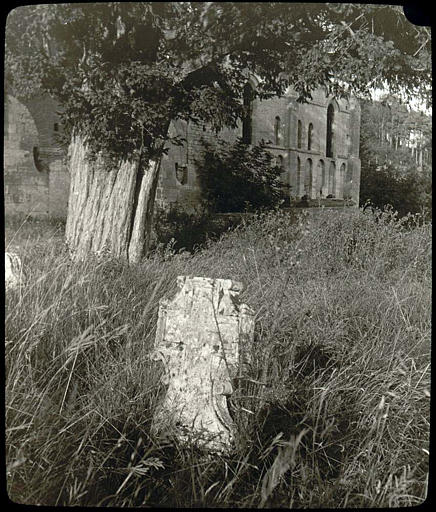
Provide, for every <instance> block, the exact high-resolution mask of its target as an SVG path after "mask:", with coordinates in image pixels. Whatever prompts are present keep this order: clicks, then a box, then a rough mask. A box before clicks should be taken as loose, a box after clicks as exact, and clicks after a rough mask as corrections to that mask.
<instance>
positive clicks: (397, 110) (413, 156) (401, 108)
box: [360, 95, 432, 172]
mask: <svg viewBox="0 0 436 512" xmlns="http://www.w3.org/2000/svg"><path fill="white" fill-rule="evenodd" d="M361 106H362V116H361V130H360V157H361V160H362V165H363V166H365V165H366V164H371V163H372V162H374V163H375V164H378V165H383V164H392V165H393V166H394V167H395V168H396V169H397V171H398V172H408V171H411V170H413V169H416V168H417V167H420V168H425V169H428V168H430V167H431V162H432V118H431V116H428V115H426V114H424V113H423V112H422V111H421V112H418V111H416V110H413V109H411V108H410V107H408V106H407V105H406V104H404V103H403V102H401V101H399V100H398V99H397V98H395V97H394V96H392V95H386V96H385V97H384V98H382V99H381V100H380V101H363V102H362V105H361Z"/></svg>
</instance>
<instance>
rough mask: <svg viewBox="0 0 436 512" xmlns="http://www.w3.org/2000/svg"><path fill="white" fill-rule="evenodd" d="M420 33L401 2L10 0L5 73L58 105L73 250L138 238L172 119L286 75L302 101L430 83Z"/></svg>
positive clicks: (275, 85) (128, 252)
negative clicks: (35, 0)
mask: <svg viewBox="0 0 436 512" xmlns="http://www.w3.org/2000/svg"><path fill="white" fill-rule="evenodd" d="M430 44H431V42H430V34H429V30H428V29H427V28H426V27H417V26H415V25H412V24H411V23H409V22H408V21H407V19H406V18H405V16H404V14H403V11H402V9H401V8H400V7H395V6H378V5H358V4H294V3H274V2H262V3H234V2H223V3H220V2H163V3H160V2H159V3H158V2H156V3H154V2H141V3H134V2H132V3H130V2H129V3H121V2H112V3H94V4H92V3H91V4H80V3H77V4H53V5H48V4H44V5H33V6H32V5H31V6H24V7H20V8H17V9H14V10H13V11H11V12H10V14H9V16H8V20H7V26H6V60H5V63H6V73H5V77H6V82H7V86H8V88H9V90H10V91H12V93H13V94H15V95H16V96H18V97H26V96H29V95H32V94H39V93H41V92H48V93H50V94H51V95H53V96H54V97H55V98H56V99H57V100H58V101H59V102H60V104H61V105H62V109H63V114H62V121H63V126H64V133H65V136H66V138H67V142H68V146H69V150H68V158H69V170H70V174H71V189H70V198H69V206H68V218H67V226H66V240H67V243H68V244H69V246H70V248H71V250H72V251H73V252H74V254H75V255H76V257H78V258H81V257H84V256H85V255H86V254H87V253H88V252H99V251H108V252H110V253H111V254H113V255H114V256H118V257H123V258H125V259H127V260H128V261H130V262H137V261H139V260H140V259H141V258H142V257H143V256H144V255H145V254H146V252H147V249H148V240H149V235H150V230H151V225H152V219H153V209H154V198H155V192H156V186H157V182H158V177H159V167H160V160H161V157H162V155H163V154H164V153H165V151H167V150H168V148H169V147H170V145H171V144H181V143H182V142H183V141H181V140H179V139H177V138H176V137H173V136H172V135H171V130H170V129H169V127H170V124H171V122H172V121H175V120H178V119H181V120H185V121H189V122H191V123H202V124H209V125H210V126H211V127H212V129H215V130H220V129H221V128H222V127H224V126H229V127H236V126H237V123H238V120H240V119H242V118H243V116H244V106H243V102H242V101H241V98H242V91H243V88H244V85H245V84H246V82H247V79H248V77H249V76H250V75H255V76H256V77H257V79H258V81H259V86H258V87H257V89H256V91H255V93H254V94H255V96H257V97H260V98H267V97H270V96H272V95H280V94H283V92H284V91H285V90H286V88H287V87H288V86H289V85H290V84H291V85H292V86H293V88H294V89H295V90H296V91H297V93H298V94H299V99H300V100H301V101H305V100H307V99H308V98H310V93H311V91H313V90H314V89H315V88H317V87H321V86H324V87H325V88H326V93H327V94H333V95H336V96H344V95H347V94H351V93H353V94H358V93H359V94H365V93H369V91H370V90H371V89H372V88H373V87H380V86H385V85H389V86H390V87H391V89H393V90H394V91H395V89H397V90H398V89H400V88H401V90H402V91H403V92H405V93H406V94H409V95H413V94H416V93H417V92H420V93H422V94H427V95H428V93H429V83H430V77H431V66H430Z"/></svg>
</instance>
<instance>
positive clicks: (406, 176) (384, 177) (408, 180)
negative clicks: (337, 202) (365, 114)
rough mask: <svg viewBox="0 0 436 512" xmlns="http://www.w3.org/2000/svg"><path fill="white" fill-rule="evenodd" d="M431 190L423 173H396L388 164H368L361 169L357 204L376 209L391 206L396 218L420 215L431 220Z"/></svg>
mask: <svg viewBox="0 0 436 512" xmlns="http://www.w3.org/2000/svg"><path fill="white" fill-rule="evenodd" d="M431 188H432V184H431V174H429V173H428V172H426V171H424V170H423V171H422V172H419V171H417V170H410V171H409V172H406V173H400V172H398V170H397V169H395V168H394V167H393V166H392V165H390V164H384V165H381V166H378V165H376V164H375V163H371V164H369V165H366V166H364V167H363V168H362V174H361V181H360V204H361V205H364V204H365V203H366V202H367V201H368V200H369V201H370V202H371V204H372V205H374V206H375V207H377V208H380V209H383V208H385V207H386V206H387V205H391V206H392V208H393V209H394V210H396V211H398V214H399V216H400V217H403V216H404V215H407V214H408V213H419V212H422V211H424V212H425V213H426V215H427V217H431V209H432V200H431Z"/></svg>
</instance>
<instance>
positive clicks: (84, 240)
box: [65, 135, 160, 263]
mask: <svg viewBox="0 0 436 512" xmlns="http://www.w3.org/2000/svg"><path fill="white" fill-rule="evenodd" d="M87 153H88V150H87V147H86V143H85V141H84V140H83V138H82V137H80V136H78V135H76V136H75V137H73V139H72V141H71V144H70V149H69V157H70V176H71V185H70V195H69V204H68V215H67V224H66V230H65V236H66V242H67V244H68V246H69V248H70V251H71V253H72V256H73V259H75V260H81V259H84V258H86V256H87V255H88V254H90V253H93V254H103V253H109V254H111V256H113V257H118V258H122V259H125V260H127V261H128V262H129V263H137V262H139V261H140V260H141V258H142V257H143V256H144V255H145V254H146V253H147V251H148V249H149V240H150V233H151V227H152V222H153V211H154V200H155V194H156V187H157V182H158V178H159V167H160V159H156V160H154V161H153V160H149V161H148V160H146V159H144V158H142V157H140V158H139V159H137V160H136V161H129V162H127V161H125V162H121V163H120V164H119V166H118V167H117V168H115V169H107V167H106V166H105V165H104V162H103V160H102V159H101V158H97V160H96V161H93V162H90V161H88V160H87Z"/></svg>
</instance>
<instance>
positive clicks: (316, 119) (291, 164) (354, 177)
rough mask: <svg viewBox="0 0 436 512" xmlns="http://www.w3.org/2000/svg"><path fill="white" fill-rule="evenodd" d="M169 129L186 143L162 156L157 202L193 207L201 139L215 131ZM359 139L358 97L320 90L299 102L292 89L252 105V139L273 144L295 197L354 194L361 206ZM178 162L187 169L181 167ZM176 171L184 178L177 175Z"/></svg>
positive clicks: (227, 133)
mask: <svg viewBox="0 0 436 512" xmlns="http://www.w3.org/2000/svg"><path fill="white" fill-rule="evenodd" d="M330 104H332V105H333V110H334V116H333V123H332V132H333V133H332V137H331V139H332V155H331V156H329V157H327V156H326V150H327V109H328V106H329V105H330ZM299 121H300V123H301V136H300V137H299V136H298V122H299ZM310 125H311V144H310V147H309V144H308V143H309V140H308V138H309V126H310ZM171 130H172V133H173V134H178V135H180V136H182V137H184V138H185V139H186V142H185V144H184V145H183V146H182V147H176V146H171V147H170V150H169V152H168V155H166V156H165V157H164V158H163V160H162V166H161V178H160V183H159V188H158V196H157V204H158V205H159V206H165V205H166V206H168V205H170V204H174V203H178V204H183V205H184V206H185V207H188V208H189V207H193V206H195V204H196V203H197V202H198V199H199V197H200V189H199V187H198V183H197V180H196V171H195V160H196V159H199V158H200V156H201V151H202V144H201V139H202V138H203V139H206V140H208V141H213V140H216V138H217V134H215V133H214V132H212V131H211V130H209V129H208V127H207V126H204V127H202V126H195V125H188V124H187V123H182V122H177V123H173V124H172V126H171ZM241 135H242V126H238V128H236V129H235V130H223V131H221V132H220V133H219V134H218V136H219V137H220V138H223V139H225V140H227V141H234V140H235V139H236V138H237V137H240V136H241ZM359 138H360V106H359V103H358V102H357V101H356V100H354V99H350V100H339V101H336V100H334V99H332V98H331V97H328V96H326V94H325V93H324V92H323V91H322V90H317V91H315V92H314V93H313V98H312V100H311V101H310V102H309V103H305V104H301V103H298V102H297V95H296V94H295V93H294V92H293V91H292V90H289V91H288V93H287V94H286V95H285V96H283V97H280V98H272V99H268V100H263V101H260V100H255V101H254V102H253V105H252V143H253V144H256V143H258V142H260V141H261V140H264V141H267V142H268V141H269V142H271V143H272V144H271V145H270V146H269V148H270V149H269V150H270V151H271V153H272V154H273V155H274V156H275V157H277V158H280V159H281V165H282V166H283V174H282V179H283V182H284V183H286V184H288V185H290V186H291V189H290V196H291V197H295V198H299V197H301V196H303V195H305V194H307V195H308V196H309V197H310V198H311V199H318V198H323V197H324V198H326V197H327V196H333V197H334V198H336V199H343V198H344V197H350V198H351V199H352V200H353V202H354V204H355V205H358V203H359V187H360V159H359ZM180 167H184V168H185V169H184V171H183V172H181V171H180ZM177 173H178V174H179V178H180V179H177V176H176V174H177Z"/></svg>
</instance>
